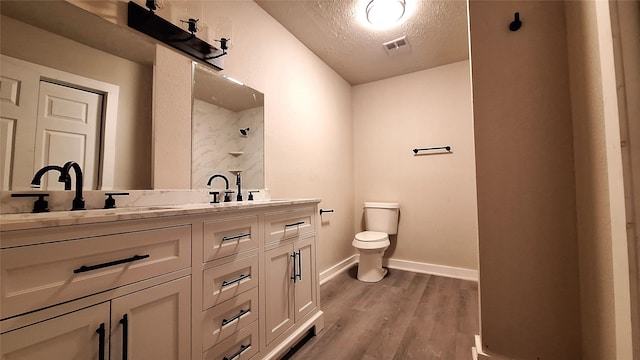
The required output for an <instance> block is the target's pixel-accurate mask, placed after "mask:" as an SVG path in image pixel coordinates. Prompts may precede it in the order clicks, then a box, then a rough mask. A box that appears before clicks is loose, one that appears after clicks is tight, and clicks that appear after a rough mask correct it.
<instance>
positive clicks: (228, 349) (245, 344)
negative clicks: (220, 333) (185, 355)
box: [204, 321, 260, 360]
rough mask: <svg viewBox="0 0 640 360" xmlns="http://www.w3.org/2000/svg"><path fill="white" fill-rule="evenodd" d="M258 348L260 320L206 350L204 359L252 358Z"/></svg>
mask: <svg viewBox="0 0 640 360" xmlns="http://www.w3.org/2000/svg"><path fill="white" fill-rule="evenodd" d="M258 350H260V344H259V343H258V322H257V321H255V322H253V324H251V325H249V326H247V327H245V328H242V329H241V330H240V331H238V332H237V333H235V334H233V335H232V336H230V337H229V338H227V339H225V340H223V341H222V342H221V343H219V344H218V345H216V346H214V347H213V348H211V349H210V350H208V351H207V352H205V353H204V359H205V360H232V359H233V360H243V359H249V358H251V357H252V356H253V355H255V354H256V353H258Z"/></svg>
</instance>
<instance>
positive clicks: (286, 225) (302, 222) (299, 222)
mask: <svg viewBox="0 0 640 360" xmlns="http://www.w3.org/2000/svg"><path fill="white" fill-rule="evenodd" d="M304 223H305V222H304V221H298V222H297V223H293V224H285V225H284V228H285V229H286V228H288V227H291V226H300V225H302V224H304Z"/></svg>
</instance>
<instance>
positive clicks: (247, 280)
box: [202, 255, 258, 310]
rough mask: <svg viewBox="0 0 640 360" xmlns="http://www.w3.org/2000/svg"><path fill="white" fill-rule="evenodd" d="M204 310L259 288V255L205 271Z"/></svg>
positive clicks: (203, 278) (203, 279) (203, 287)
mask: <svg viewBox="0 0 640 360" xmlns="http://www.w3.org/2000/svg"><path fill="white" fill-rule="evenodd" d="M202 275H203V276H202V281H203V284H202V310H206V309H208V308H210V307H212V306H214V305H216V304H219V303H221V302H223V301H225V300H229V299H231V298H232V297H234V296H236V295H238V294H240V293H242V292H245V291H247V290H249V289H251V288H254V287H256V286H258V255H253V256H250V257H248V258H245V259H241V260H237V261H234V262H232V263H227V264H224V265H220V266H215V267H212V268H209V269H206V270H204V272H203V274H202Z"/></svg>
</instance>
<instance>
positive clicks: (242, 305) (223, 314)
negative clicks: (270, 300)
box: [202, 288, 258, 351]
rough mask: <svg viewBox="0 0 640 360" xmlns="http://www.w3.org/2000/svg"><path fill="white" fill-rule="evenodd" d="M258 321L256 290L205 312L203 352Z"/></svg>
mask: <svg viewBox="0 0 640 360" xmlns="http://www.w3.org/2000/svg"><path fill="white" fill-rule="evenodd" d="M257 319H258V288H253V289H251V290H249V291H246V292H243V293H242V294H240V295H238V296H236V297H234V298H231V299H230V300H227V301H225V302H223V303H221V304H218V305H216V306H214V307H213V308H211V309H209V310H207V311H205V313H204V316H203V318H202V320H203V321H202V344H203V345H202V346H203V349H202V350H203V351H204V350H206V349H208V348H210V347H212V346H213V345H215V344H217V343H219V342H220V341H222V340H224V339H226V338H227V337H229V336H231V335H233V334H234V333H235V332H236V331H238V330H239V329H242V328H243V327H245V326H247V325H249V324H251V323H252V322H254V321H256V320H257Z"/></svg>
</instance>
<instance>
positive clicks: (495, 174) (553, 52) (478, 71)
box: [469, 0, 581, 359]
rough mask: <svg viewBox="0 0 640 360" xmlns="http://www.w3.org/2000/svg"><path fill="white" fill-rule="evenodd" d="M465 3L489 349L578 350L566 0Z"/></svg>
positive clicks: (546, 355)
mask: <svg viewBox="0 0 640 360" xmlns="http://www.w3.org/2000/svg"><path fill="white" fill-rule="evenodd" d="M515 12H520V17H521V20H522V21H523V26H522V28H521V29H520V30H519V31H517V32H511V31H509V29H508V25H509V22H510V21H511V19H513V16H514V13H515ZM469 13H470V31H471V33H470V34H471V61H472V79H473V104H474V106H473V112H474V124H475V142H476V166H477V187H478V226H479V254H480V305H481V309H480V313H481V336H482V342H483V348H484V350H486V351H488V352H489V353H495V354H499V355H503V356H506V357H510V358H511V357H512V358H518V359H520V358H522V359H536V358H539V359H579V358H580V357H581V343H580V340H581V339H580V331H581V330H580V290H579V273H578V243H577V234H576V196H575V194H576V188H575V179H574V163H573V160H574V159H573V139H572V137H573V130H572V122H571V116H572V114H571V107H570V91H569V90H570V89H569V76H568V60H567V50H566V48H567V42H566V31H565V14H564V3H563V2H556V1H527V2H523V1H481V0H477V1H476V0H473V1H471V2H470V8H469Z"/></svg>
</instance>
